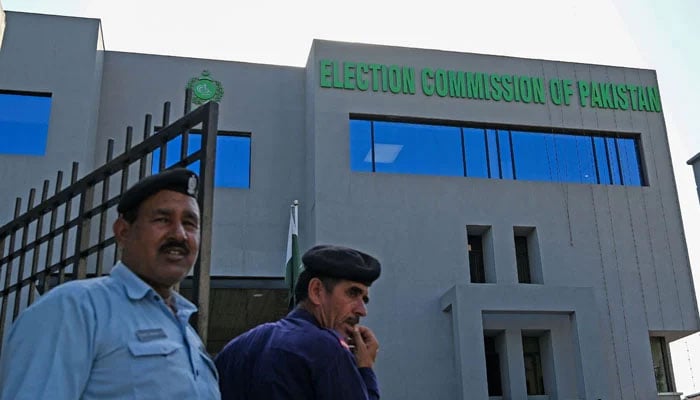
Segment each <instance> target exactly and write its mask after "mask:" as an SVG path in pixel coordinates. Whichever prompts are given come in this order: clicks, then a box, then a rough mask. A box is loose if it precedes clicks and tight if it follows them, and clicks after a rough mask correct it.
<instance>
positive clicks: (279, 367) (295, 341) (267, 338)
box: [215, 245, 381, 400]
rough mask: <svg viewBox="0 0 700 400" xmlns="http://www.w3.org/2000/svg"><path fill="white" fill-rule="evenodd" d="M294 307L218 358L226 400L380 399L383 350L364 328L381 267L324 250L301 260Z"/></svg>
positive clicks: (345, 251)
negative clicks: (378, 364)
mask: <svg viewBox="0 0 700 400" xmlns="http://www.w3.org/2000/svg"><path fill="white" fill-rule="evenodd" d="M302 262H303V264H304V271H303V272H302V273H301V275H300V276H299V281H298V282H297V285H296V288H295V295H296V299H297V305H296V307H295V308H294V310H292V312H290V313H289V314H288V315H287V316H286V317H285V318H283V319H281V320H279V321H277V322H274V323H268V324H264V325H260V326H258V327H256V328H253V329H251V330H250V331H248V332H246V333H244V334H242V335H241V336H239V337H237V338H235V339H234V340H232V341H231V342H230V343H229V344H228V345H226V347H225V348H224V349H223V350H222V351H221V352H220V353H219V355H218V356H217V357H216V360H215V363H216V367H217V369H218V370H219V375H220V380H219V381H220V388H221V392H222V393H221V394H222V399H223V400H283V399H284V400H292V399H294V400H346V399H347V400H362V399H371V400H377V399H379V387H378V384H377V378H376V376H375V374H374V371H373V370H372V366H373V365H374V361H375V358H376V356H377V351H378V349H379V343H378V342H377V339H376V337H375V336H374V334H373V333H372V331H371V330H370V329H369V328H367V327H364V326H360V325H359V321H360V317H364V316H366V315H367V308H366V303H367V302H368V301H369V297H368V294H369V286H370V285H371V284H372V282H374V281H375V280H376V279H377V278H378V277H379V274H380V272H381V266H380V263H379V261H377V260H376V259H375V258H374V257H372V256H370V255H368V254H365V253H363V252H361V251H358V250H354V249H350V248H347V247H341V246H332V245H319V246H315V247H313V248H311V249H310V250H309V251H307V252H306V253H305V254H304V255H303V257H302Z"/></svg>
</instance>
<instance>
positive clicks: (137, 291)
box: [110, 261, 313, 318]
mask: <svg viewBox="0 0 700 400" xmlns="http://www.w3.org/2000/svg"><path fill="white" fill-rule="evenodd" d="M110 276H111V277H112V279H114V280H116V281H117V282H119V283H121V285H122V286H123V287H124V290H125V291H126V295H127V296H128V297H129V298H130V299H131V300H141V299H143V298H144V297H146V296H147V295H148V294H150V293H152V294H155V295H157V296H159V295H158V293H157V292H156V291H155V290H153V288H152V287H150V286H149V285H148V284H147V283H146V282H144V281H143V280H141V278H139V277H138V275H136V274H135V273H134V272H133V271H132V270H130V269H129V267H127V266H126V265H124V263H122V262H121V261H119V262H118V263H117V265H115V266H114V267H113V268H112V271H110ZM170 296H172V298H173V301H174V303H175V308H176V309H177V310H178V314H179V313H180V312H185V313H188V314H192V313H194V312H196V311H197V307H196V306H195V305H194V304H192V303H191V302H190V301H189V300H187V299H186V298H184V297H183V296H182V295H181V294H180V293H177V292H175V291H171V292H170ZM311 318H313V316H311Z"/></svg>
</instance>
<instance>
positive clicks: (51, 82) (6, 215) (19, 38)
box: [0, 11, 104, 224]
mask: <svg viewBox="0 0 700 400" xmlns="http://www.w3.org/2000/svg"><path fill="white" fill-rule="evenodd" d="M5 16H6V27H5V35H4V37H3V40H2V49H1V51H0V88H1V89H4V90H17V91H26V92H41V93H51V116H50V120H49V132H48V138H47V145H46V155H45V156H44V157H36V156H17V155H0V180H1V181H2V182H3V185H5V187H7V188H12V190H3V191H2V193H0V204H2V205H3V207H0V221H2V222H0V224H4V223H6V222H8V221H9V220H10V219H11V217H12V212H13V210H14V204H15V202H14V199H15V197H22V198H23V200H24V201H23V204H24V206H23V209H26V198H27V194H28V192H29V189H31V188H37V190H39V191H40V190H41V187H42V182H43V180H44V179H51V180H52V192H53V182H55V179H56V172H57V171H58V170H64V171H65V173H66V176H65V177H64V183H65V182H66V181H67V180H69V179H70V170H71V163H72V162H73V161H77V162H79V163H80V172H81V175H84V174H85V173H88V172H90V171H91V170H92V168H93V159H94V156H93V151H94V148H95V139H96V134H95V128H96V125H97V118H98V110H99V104H100V100H99V99H100V84H101V81H102V53H103V49H104V45H103V43H102V36H101V28H100V21H99V20H96V19H85V18H70V17H57V16H48V15H39V14H27V13H17V12H11V11H7V12H5ZM39 195H40V193H38V194H37V197H39Z"/></svg>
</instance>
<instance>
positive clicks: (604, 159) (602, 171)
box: [593, 137, 612, 185]
mask: <svg viewBox="0 0 700 400" xmlns="http://www.w3.org/2000/svg"><path fill="white" fill-rule="evenodd" d="M593 146H594V147H595V157H596V167H597V168H598V183H602V184H606V185H609V184H610V182H612V176H611V175H610V168H609V167H608V165H610V157H608V151H607V149H606V146H605V138H602V137H596V138H593Z"/></svg>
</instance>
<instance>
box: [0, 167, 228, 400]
mask: <svg viewBox="0 0 700 400" xmlns="http://www.w3.org/2000/svg"><path fill="white" fill-rule="evenodd" d="M197 184H198V178H197V176H196V175H195V174H194V173H192V172H190V171H188V170H185V169H175V170H171V171H166V172H163V173H161V174H158V175H153V176H150V177H148V178H146V179H143V180H142V181H140V182H138V183H137V184H135V185H134V186H133V187H132V188H131V189H129V190H128V191H126V192H125V193H124V194H123V195H122V197H121V199H120V201H119V204H118V206H117V211H118V213H119V217H118V218H117V220H116V222H115V223H114V236H115V238H116V240H117V243H118V244H119V246H120V248H121V250H122V254H121V262H119V263H117V265H116V266H115V267H114V268H113V269H112V271H111V274H110V276H106V277H101V278H95V279H86V280H80V281H73V282H69V283H66V284H63V285H60V286H58V287H57V288H55V289H53V290H51V291H50V292H49V293H47V294H46V295H45V296H42V298H41V299H39V300H38V301H37V302H36V303H34V304H33V305H32V306H31V307H29V308H28V309H27V310H25V311H24V312H22V313H21V314H20V316H19V318H18V319H17V321H16V322H15V324H14V325H13V327H12V330H11V332H10V334H9V338H8V341H7V343H6V345H5V346H4V347H3V352H2V359H1V360H0V399H1V400H20V399H28V400H38V399H61V400H77V399H84V400H91V399H101V400H109V399H120V400H124V399H134V400H135V399H183V400H184V399H188V400H189V399H206V400H209V399H213V400H218V399H220V394H219V388H218V384H217V374H216V368H215V366H214V364H213V362H212V361H211V360H210V359H209V356H208V355H207V353H206V351H205V349H204V346H203V345H202V342H201V341H200V339H199V337H198V336H197V334H196V332H195V331H194V330H193V329H192V327H190V326H189V324H188V320H189V317H190V315H192V313H193V312H195V311H196V308H195V306H194V305H193V304H192V303H190V302H189V301H187V300H186V299H185V298H183V297H182V296H180V295H179V294H177V293H175V292H174V291H172V287H173V285H175V284H176V283H178V282H180V280H182V279H183V278H184V277H185V275H187V273H188V271H189V270H190V268H191V267H192V265H194V263H195V260H196V259H197V254H198V252H199V240H200V238H199V223H200V220H199V206H198V205H197V202H196V196H197Z"/></svg>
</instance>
